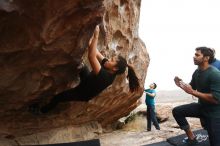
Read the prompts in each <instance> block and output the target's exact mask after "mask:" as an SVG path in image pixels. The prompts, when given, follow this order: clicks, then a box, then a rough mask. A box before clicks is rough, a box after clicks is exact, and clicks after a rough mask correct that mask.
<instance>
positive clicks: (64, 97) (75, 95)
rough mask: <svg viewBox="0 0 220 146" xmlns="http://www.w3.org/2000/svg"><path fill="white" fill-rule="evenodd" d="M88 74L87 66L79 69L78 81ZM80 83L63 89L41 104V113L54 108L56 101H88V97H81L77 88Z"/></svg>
mask: <svg viewBox="0 0 220 146" xmlns="http://www.w3.org/2000/svg"><path fill="white" fill-rule="evenodd" d="M88 75H89V69H88V67H87V66H84V67H83V68H82V69H81V71H80V83H81V82H83V80H85V79H86V77H87V76H88ZM79 86H80V84H79V85H78V86H77V87H75V88H73V89H69V90H66V91H63V92H61V93H59V94H57V95H55V96H54V97H53V98H52V99H51V101H50V102H49V103H48V104H47V105H45V106H43V107H42V108H41V109H40V110H41V112H42V113H47V112H49V111H50V110H51V109H53V108H55V107H56V106H57V104H58V103H60V102H68V101H88V100H89V99H90V98H85V97H82V91H81V90H80V89H79Z"/></svg>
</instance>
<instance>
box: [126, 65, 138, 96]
mask: <svg viewBox="0 0 220 146" xmlns="http://www.w3.org/2000/svg"><path fill="white" fill-rule="evenodd" d="M127 67H128V75H127V78H128V80H129V88H130V91H131V92H134V91H137V90H138V89H139V88H140V83H139V79H138V77H137V75H136V73H135V71H134V68H133V67H132V66H131V65H128V64H127Z"/></svg>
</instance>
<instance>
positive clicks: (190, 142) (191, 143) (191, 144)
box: [183, 137, 199, 146]
mask: <svg viewBox="0 0 220 146" xmlns="http://www.w3.org/2000/svg"><path fill="white" fill-rule="evenodd" d="M183 143H186V144H187V145H188V146H197V145H198V143H199V142H198V141H197V137H195V138H194V139H193V140H191V139H189V138H188V137H186V138H184V139H183Z"/></svg>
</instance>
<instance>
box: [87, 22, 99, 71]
mask: <svg viewBox="0 0 220 146" xmlns="http://www.w3.org/2000/svg"><path fill="white" fill-rule="evenodd" d="M98 37H99V26H98V25H97V26H96V28H95V31H94V34H93V36H92V38H91V40H90V42H89V48H88V59H89V63H90V65H91V67H92V70H93V72H94V73H95V74H98V73H99V71H100V69H101V65H100V63H99V61H98V59H97V52H98V51H97V43H98Z"/></svg>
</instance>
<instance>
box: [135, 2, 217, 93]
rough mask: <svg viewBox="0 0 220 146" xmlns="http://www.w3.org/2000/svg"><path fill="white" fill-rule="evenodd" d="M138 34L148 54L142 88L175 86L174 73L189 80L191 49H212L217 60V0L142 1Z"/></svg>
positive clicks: (165, 88) (170, 87)
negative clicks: (150, 85)
mask: <svg viewBox="0 0 220 146" xmlns="http://www.w3.org/2000/svg"><path fill="white" fill-rule="evenodd" d="M139 36H140V38H141V39H142V40H143V41H144V42H145V45H146V47H147V50H148V53H149V54H150V59H151V60H150V66H149V68H148V73H147V77H146V82H145V87H146V88H147V87H148V85H149V84H150V83H151V82H155V83H157V85H158V90H175V89H178V88H177V87H176V86H175V84H174V82H173V78H174V77H175V76H176V75H177V76H179V77H181V78H182V79H183V80H184V81H185V82H187V83H188V82H190V80H191V76H192V73H193V72H194V70H195V69H196V66H195V65H194V64H193V55H194V53H195V48H196V47H199V46H207V47H211V48H215V50H216V57H217V58H219V59H220V0H142V2H141V13H140V22H139Z"/></svg>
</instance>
